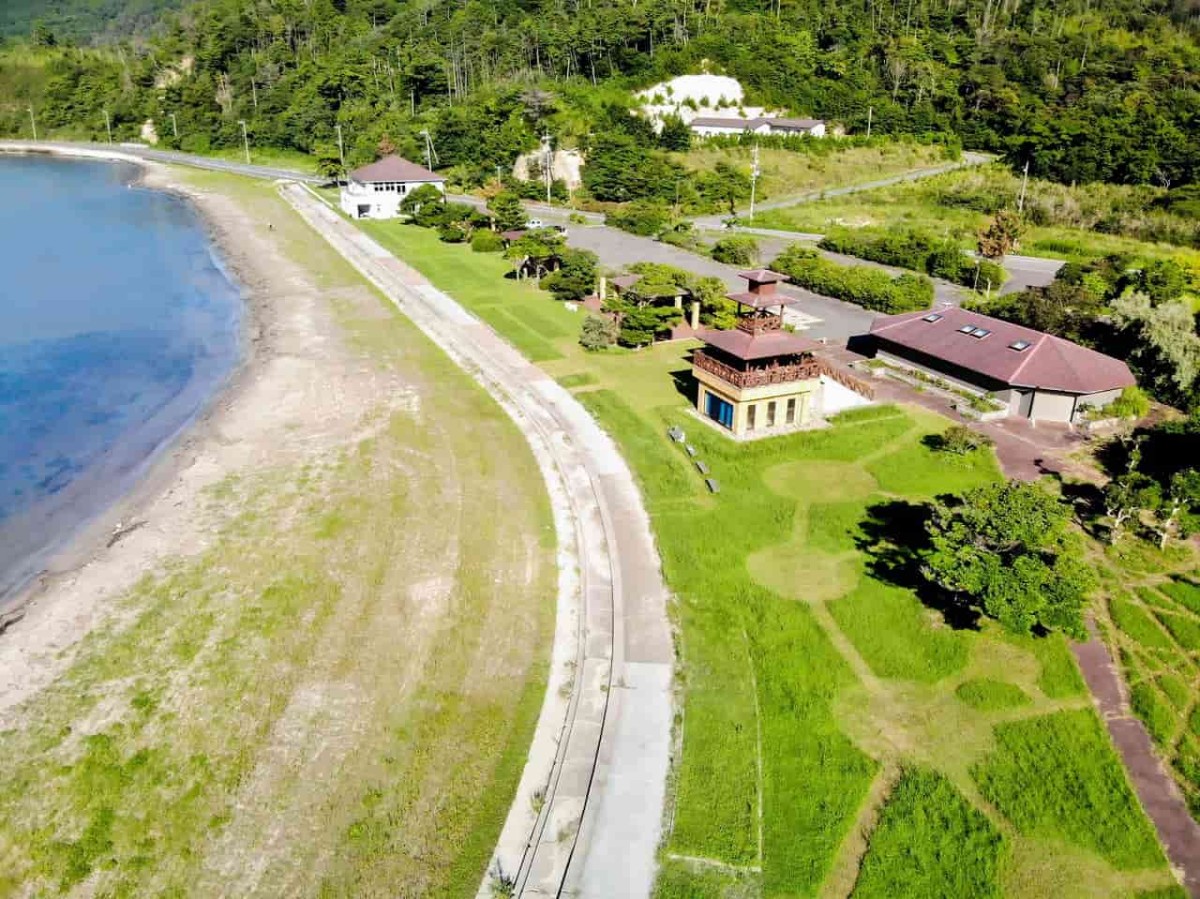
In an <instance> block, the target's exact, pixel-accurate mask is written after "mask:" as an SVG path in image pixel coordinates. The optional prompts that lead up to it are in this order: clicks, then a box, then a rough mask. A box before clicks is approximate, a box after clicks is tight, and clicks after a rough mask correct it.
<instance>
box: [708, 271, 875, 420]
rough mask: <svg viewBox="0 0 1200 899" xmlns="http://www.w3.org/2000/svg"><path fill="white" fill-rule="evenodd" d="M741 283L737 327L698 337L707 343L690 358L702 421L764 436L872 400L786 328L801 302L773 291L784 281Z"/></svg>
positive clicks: (768, 276)
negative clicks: (788, 311)
mask: <svg viewBox="0 0 1200 899" xmlns="http://www.w3.org/2000/svg"><path fill="white" fill-rule="evenodd" d="M741 277H743V278H745V279H746V280H747V281H748V282H749V284H748V289H747V290H746V291H744V292H741V293H731V294H729V295H728V296H729V299H731V300H733V301H734V302H735V303H737V304H738V306H739V308H740V312H739V316H738V325H737V327H736V328H735V329H732V330H729V331H718V330H707V331H702V332H700V333H699V334H698V335H697V336H699V338H700V339H701V340H703V341H704V343H705V347H704V348H703V349H699V350H696V351H695V352H694V353H693V354H692V373H693V375H695V378H696V381H697V382H698V388H697V394H696V410H697V411H698V412H699V413H700V415H702V416H703V417H705V418H709V419H711V420H713V421H715V422H716V423H717V424H719V425H721V426H722V427H724V428H727V429H728V430H730V431H732V432H733V433H734V434H735V435H736V436H739V437H748V436H759V435H763V436H765V435H769V434H772V433H780V432H782V431H788V430H793V429H795V428H801V427H805V426H806V425H810V424H812V423H813V421H814V420H815V419H817V418H819V417H820V416H823V415H828V414H830V413H831V412H836V411H840V410H841V409H844V408H848V407H850V406H855V405H862V404H865V403H869V402H870V401H871V394H872V391H871V388H870V387H869V386H867V385H866V384H864V383H863V382H862V381H860V380H858V379H857V378H855V377H854V376H853V375H851V374H850V373H849V372H846V371H843V370H841V369H838V368H836V367H835V366H833V365H831V364H830V363H829V362H828V361H826V360H824V359H821V358H819V357H817V356H816V355H815V354H814V351H815V350H816V349H818V348H819V347H820V344H818V343H817V342H815V341H813V340H809V339H808V338H807V337H802V336H801V335H799V334H795V333H793V332H791V331H788V330H786V329H785V328H784V326H783V310H784V309H785V308H786V307H788V306H791V305H793V304H794V303H795V302H796V301H795V300H794V299H792V298H791V297H789V296H787V295H786V294H781V293H777V292H776V284H777V283H778V282H779V281H781V280H783V276H782V275H778V274H776V273H775V272H772V271H768V270H766V269H757V270H755V271H750V272H742V273H741Z"/></svg>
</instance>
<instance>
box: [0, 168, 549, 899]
mask: <svg viewBox="0 0 1200 899" xmlns="http://www.w3.org/2000/svg"><path fill="white" fill-rule="evenodd" d="M188 177H189V178H192V180H193V182H194V183H195V184H197V185H200V186H203V187H205V188H209V189H213V190H220V191H221V192H223V193H227V194H229V195H230V196H232V197H234V198H236V200H237V202H238V203H239V204H244V205H245V206H247V207H248V208H250V209H251V210H253V211H254V213H255V214H256V216H257V217H258V218H259V220H260V221H263V222H265V221H267V220H268V218H269V220H270V221H272V222H274V223H275V225H276V229H277V231H276V237H277V238H278V239H279V240H280V241H281V243H282V246H283V248H284V251H285V252H286V253H287V255H289V256H291V257H292V258H293V260H295V261H296V262H299V263H302V264H303V265H304V266H305V267H306V268H307V270H308V272H309V275H310V277H311V279H312V281H313V282H314V284H315V285H316V287H317V288H319V291H320V293H319V295H320V296H321V297H326V298H328V300H329V302H330V304H331V307H332V310H333V315H332V317H331V319H330V327H331V329H330V331H329V333H328V334H327V335H323V338H325V339H327V340H329V341H344V342H345V352H346V354H347V356H346V358H347V363H348V365H349V366H350V367H351V368H352V369H353V370H356V371H358V372H361V373H363V376H364V377H369V378H370V379H371V383H372V384H378V385H379V386H380V388H381V389H382V387H383V386H384V385H394V384H397V383H399V384H402V385H405V390H406V391H408V390H411V396H412V399H413V403H411V404H408V405H407V406H403V408H402V407H401V406H400V405H395V404H391V405H384V404H382V402H381V404H380V405H379V406H378V409H377V410H376V411H372V412H369V413H368V415H367V416H366V418H365V419H364V420H363V421H362V422H358V423H354V424H353V426H352V427H351V428H350V429H349V431H350V432H353V433H354V435H355V436H352V437H349V438H348V439H347V440H346V441H344V442H341V443H339V444H338V445H335V446H332V447H331V448H329V450H328V451H322V452H320V453H317V454H315V455H309V456H306V458H305V461H304V462H303V463H298V464H295V465H292V464H284V465H278V466H276V467H266V468H259V469H253V468H252V469H248V470H247V471H246V472H245V473H244V474H242V475H240V476H236V477H230V478H228V479H226V480H225V481H223V482H221V483H219V484H218V485H217V486H216V487H214V488H213V489H212V490H211V492H210V494H209V495H208V497H207V505H206V507H205V508H203V509H198V510H197V511H196V515H197V516H201V517H203V518H204V519H205V520H209V521H211V522H212V542H211V545H210V546H209V547H208V548H207V549H203V551H201V552H199V553H198V554H197V555H195V556H193V557H189V558H184V559H177V560H174V561H171V562H169V563H168V564H167V565H166V566H165V567H164V569H163V570H162V571H161V572H158V573H155V574H153V575H151V576H148V577H146V578H145V579H144V580H142V581H141V582H140V583H139V584H138V585H137V586H136V587H135V588H134V589H132V590H130V591H129V593H128V594H127V595H125V596H124V597H123V598H121V599H120V601H119V614H118V615H117V616H116V617H115V618H114V619H113V620H111V621H110V622H109V623H108V624H106V625H104V626H103V627H101V628H100V629H98V630H96V631H94V632H93V633H92V634H91V635H90V636H89V637H88V638H87V639H86V641H85V642H84V643H83V645H82V648H81V650H80V653H79V655H78V657H77V659H76V660H75V661H74V662H73V664H72V665H71V666H70V667H69V668H68V669H67V671H66V673H65V674H64V675H63V676H62V677H61V678H60V679H59V680H58V681H56V682H55V683H53V684H52V685H51V686H49V687H48V688H47V689H46V690H45V691H43V692H42V693H41V694H39V695H38V696H37V697H36V698H35V699H33V700H32V701H31V702H30V703H28V704H27V705H26V706H24V707H22V708H20V709H17V710H16V711H15V712H11V713H7V714H6V718H5V725H4V727H5V729H4V730H3V731H2V732H0V752H3V756H4V759H5V764H4V766H3V769H2V770H0V894H2V895H10V894H12V895H57V894H60V893H68V892H69V893H71V894H72V895H82V894H87V895H105V896H132V895H139V896H151V895H153V896H172V895H174V896H182V895H221V894H225V895H242V896H246V895H287V896H298V897H300V896H318V895H319V896H368V895H384V894H394V893H395V891H396V890H397V889H398V887H397V885H398V884H403V885H404V887H403V889H404V891H405V892H406V894H410V895H411V894H422V895H431V896H464V897H465V896H474V895H475V892H476V889H477V887H478V884H479V882H480V879H481V877H482V876H483V874H484V868H485V866H486V864H487V860H488V858H489V857H490V854H491V851H492V849H493V847H494V844H495V840H496V837H497V835H498V834H499V830H500V827H501V825H502V823H503V821H504V818H505V816H506V814H507V811H508V807H509V804H510V802H511V801H512V797H513V793H514V791H515V789H516V785H517V782H518V779H519V777H520V774H521V771H522V768H523V766H524V763H525V756H526V752H527V750H528V745H529V740H530V738H531V736H532V733H533V727H534V723H535V721H536V717H537V714H538V711H539V709H540V705H541V700H542V695H543V692H544V689H545V682H546V665H547V660H548V655H549V653H548V647H549V643H550V636H551V632H552V627H553V620H554V597H555V585H556V583H557V570H556V567H555V557H554V536H553V529H552V520H551V516H550V509H549V503H548V500H547V497H546V493H545V488H544V486H543V482H542V478H541V476H540V473H539V471H538V469H537V466H536V464H535V462H534V459H533V456H532V453H531V452H530V450H529V448H528V446H527V445H526V443H525V442H524V440H523V438H522V437H521V435H520V433H519V431H518V430H517V428H516V427H515V426H514V425H513V424H512V422H511V421H510V420H509V419H508V417H507V416H506V415H505V414H504V413H503V412H502V411H501V409H500V408H499V406H498V405H496V403H495V402H494V401H493V400H492V399H491V398H490V397H489V396H488V395H487V394H486V393H485V392H484V391H483V390H482V389H480V388H478V387H477V386H476V385H475V384H474V382H473V381H472V380H471V379H470V378H469V377H468V376H467V375H465V374H464V373H462V372H460V371H459V370H458V368H457V367H456V366H454V365H453V364H452V363H451V362H450V360H449V359H447V358H446V357H445V356H444V355H443V354H442V353H441V352H440V351H438V350H437V349H436V348H435V347H434V346H433V345H432V344H431V343H430V342H429V341H428V340H427V339H426V338H425V337H424V336H423V335H421V334H420V333H419V332H418V331H417V329H416V328H415V327H414V326H412V325H411V324H410V323H409V322H408V321H407V320H406V319H404V318H403V317H401V316H400V315H399V314H398V313H396V312H394V311H393V310H392V308H391V307H390V305H385V304H384V302H383V300H382V299H381V298H379V297H378V296H377V295H375V294H374V293H373V291H371V290H370V289H369V288H368V287H367V286H366V285H365V283H364V282H363V281H361V279H360V278H359V277H358V276H357V275H356V274H355V273H354V272H353V271H352V270H351V269H350V268H349V267H348V265H346V264H345V263H344V262H343V261H342V260H341V258H340V257H338V256H337V255H336V254H335V253H334V252H333V251H332V250H331V249H330V248H329V247H328V246H327V245H326V244H325V243H324V242H323V241H322V240H321V239H320V238H318V237H317V236H316V235H315V233H313V232H311V231H310V230H309V229H308V228H307V226H305V225H304V223H303V222H301V221H300V220H299V219H298V218H297V217H295V216H293V215H290V214H289V210H288V209H287V207H286V206H285V205H284V203H283V201H282V200H281V199H280V198H279V197H278V196H277V194H276V193H275V192H274V189H273V187H272V186H271V185H269V184H263V183H261V182H248V181H242V180H239V179H235V178H233V177H231V176H225V175H215V174H207V173H202V174H196V175H194V176H190V175H189V176H188ZM263 227H264V228H265V224H264V226H263ZM295 289H296V290H297V291H299V290H300V287H299V286H297V287H296V288H295ZM285 361H288V362H289V363H290V362H292V361H293V360H292V359H291V357H288V358H286V359H285ZM299 361H300V360H296V362H297V364H298V363H299ZM338 383H341V382H338ZM382 399H383V398H382V397H381V400H382ZM422 410H424V411H422ZM432 410H436V412H434V411H432ZM322 426H323V427H324V426H325V425H322ZM330 427H332V425H330ZM297 436H299V437H302V438H304V439H311V437H310V435H309V434H308V433H307V432H303V431H301V432H298V434H297ZM281 439H290V437H289V436H288V435H283V434H281ZM504 635H511V636H509V637H506V636H504Z"/></svg>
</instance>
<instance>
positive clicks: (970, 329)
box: [958, 325, 975, 334]
mask: <svg viewBox="0 0 1200 899" xmlns="http://www.w3.org/2000/svg"><path fill="white" fill-rule="evenodd" d="M974 331H975V326H974V325H963V326H962V327H961V328H959V329H958V333H959V334H972V333H974Z"/></svg>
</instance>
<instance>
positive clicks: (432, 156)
mask: <svg viewBox="0 0 1200 899" xmlns="http://www.w3.org/2000/svg"><path fill="white" fill-rule="evenodd" d="M418 134H419V135H420V136H421V137H423V138H425V168H427V169H429V171H431V172H432V171H433V167H434V165H435V164H436V163H437V151H436V150H434V149H433V138H432V137H430V136H429V132H428V131H426V130H425V129H421V131H419V132H418Z"/></svg>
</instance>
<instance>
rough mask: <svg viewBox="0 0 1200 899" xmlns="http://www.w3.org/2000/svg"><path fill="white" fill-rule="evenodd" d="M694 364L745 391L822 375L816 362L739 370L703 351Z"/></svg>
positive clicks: (697, 355) (693, 355) (698, 351)
mask: <svg viewBox="0 0 1200 899" xmlns="http://www.w3.org/2000/svg"><path fill="white" fill-rule="evenodd" d="M692 364H694V365H695V366H696V368H698V369H700V370H701V371H706V372H708V373H709V374H710V375H716V376H717V377H718V378H720V379H721V380H722V381H724V382H725V383H727V384H732V385H733V386H734V387H737V388H740V389H742V390H745V389H747V388H750V387H769V386H770V385H772V384H787V383H788V382H790V381H807V380H809V379H810V378H815V377H817V376H818V375H820V373H821V369H820V365H819V363H817V362H816V361H814V360H807V361H805V362H795V363H792V364H790V365H778V364H775V365H764V366H760V367H758V368H750V369H745V370H742V369H737V368H734V367H733V366H732V365H726V364H725V363H724V362H721V361H720V360H719V359H716V358H714V357H712V356H710V355H709V354H708V353H706V352H704V351H703V350H696V351H695V352H694V353H693V354H692Z"/></svg>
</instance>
